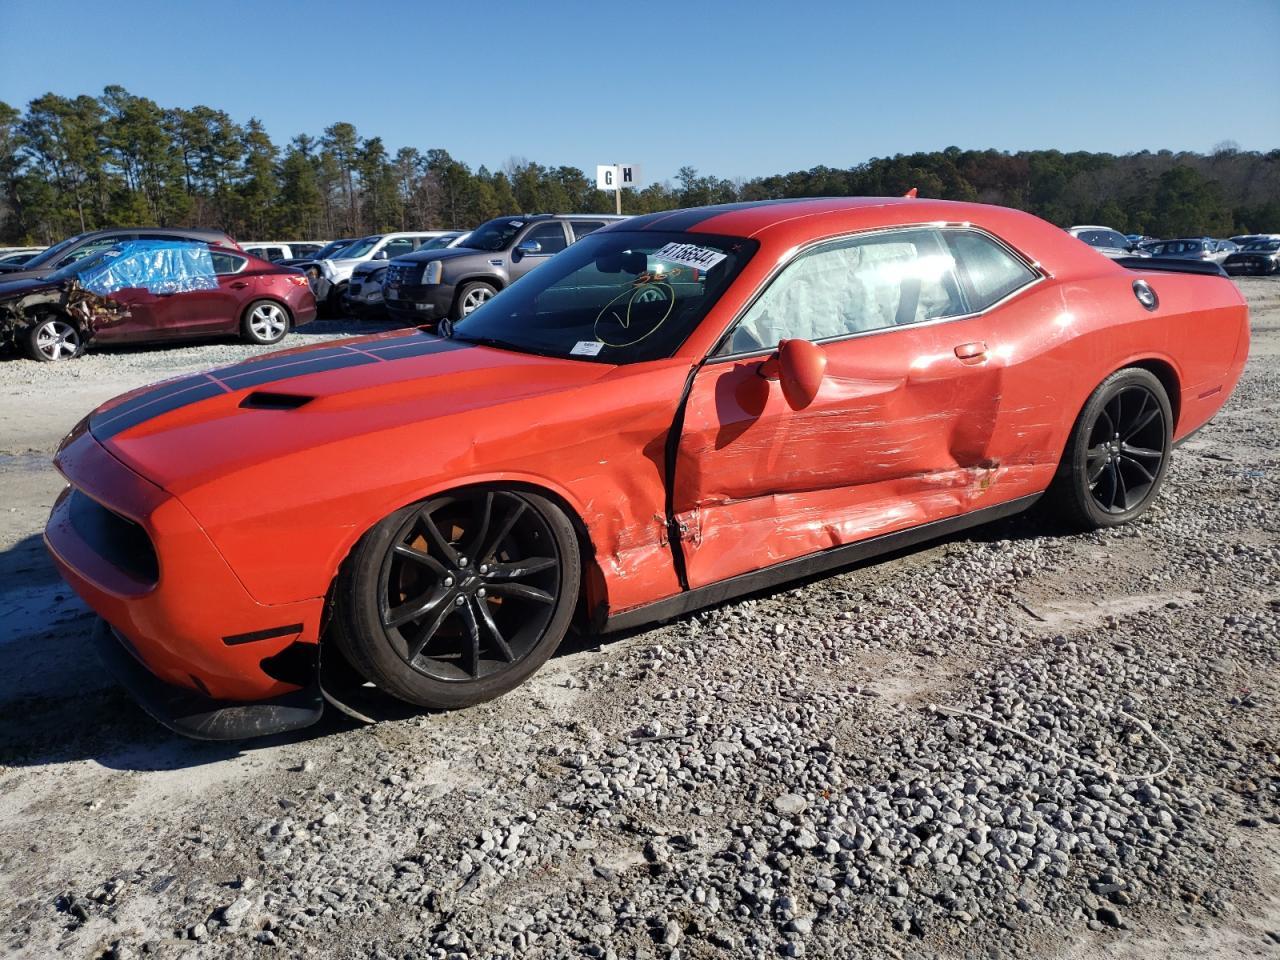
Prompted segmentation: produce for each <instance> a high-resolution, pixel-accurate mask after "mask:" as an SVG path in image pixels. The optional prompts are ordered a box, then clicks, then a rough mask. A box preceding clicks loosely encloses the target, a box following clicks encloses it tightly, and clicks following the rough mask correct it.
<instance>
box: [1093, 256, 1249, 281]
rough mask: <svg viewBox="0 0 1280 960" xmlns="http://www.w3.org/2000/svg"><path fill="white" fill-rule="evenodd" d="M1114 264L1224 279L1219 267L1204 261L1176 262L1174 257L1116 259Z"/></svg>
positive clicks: (1224, 272) (1223, 273) (1223, 272)
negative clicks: (1200, 274)
mask: <svg viewBox="0 0 1280 960" xmlns="http://www.w3.org/2000/svg"><path fill="white" fill-rule="evenodd" d="M1115 262H1116V263H1118V264H1120V266H1122V267H1128V268H1129V269H1130V270H1163V271H1164V272H1166V273H1202V274H1204V275H1205V276H1208V277H1225V276H1226V275H1227V271H1225V270H1223V269H1222V267H1221V265H1219V264H1216V263H1208V262H1206V261H1204V260H1178V259H1176V258H1174V257H1116V259H1115Z"/></svg>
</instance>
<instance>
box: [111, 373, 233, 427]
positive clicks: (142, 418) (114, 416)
mask: <svg viewBox="0 0 1280 960" xmlns="http://www.w3.org/2000/svg"><path fill="white" fill-rule="evenodd" d="M200 379H201V380H203V381H204V383H203V384H202V385H201V384H197V385H195V386H193V387H191V388H190V389H189V390H183V391H181V392H179V393H170V394H168V395H166V396H163V397H160V398H159V399H151V397H150V395H149V394H146V395H145V397H146V399H148V400H149V401H150V402H148V403H139V404H122V405H121V406H119V407H115V408H114V409H111V410H108V411H107V412H106V413H105V414H101V415H95V416H93V417H92V418H90V420H89V430H90V431H91V432H92V433H93V435H94V437H96V438H97V439H98V440H99V441H102V440H109V439H111V438H112V437H114V436H115V435H116V434H117V433H122V432H124V431H125V430H129V429H132V428H133V427H136V426H137V425H138V424H140V423H146V422H147V421H148V420H150V419H151V418H152V417H159V416H162V415H164V414H166V413H169V412H170V411H172V410H177V409H179V408H180V407H185V406H187V405H188V404H192V403H199V402H200V401H201V400H208V399H210V398H211V397H216V396H219V395H220V394H223V393H226V392H227V388H226V387H225V386H223V385H222V384H221V383H219V382H218V381H217V380H214V379H212V378H210V377H205V376H201V377H200Z"/></svg>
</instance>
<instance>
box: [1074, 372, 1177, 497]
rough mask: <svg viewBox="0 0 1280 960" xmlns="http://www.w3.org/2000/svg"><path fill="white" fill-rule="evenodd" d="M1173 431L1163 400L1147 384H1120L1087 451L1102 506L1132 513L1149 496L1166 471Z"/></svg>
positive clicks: (1095, 494)
mask: <svg viewBox="0 0 1280 960" xmlns="http://www.w3.org/2000/svg"><path fill="white" fill-rule="evenodd" d="M1167 431H1168V427H1167V425H1166V424H1165V418H1164V412H1163V411H1162V410H1161V409H1160V403H1159V401H1158V400H1157V399H1156V398H1155V395H1154V394H1153V393H1152V392H1151V391H1150V390H1149V389H1148V388H1147V387H1146V386H1144V385H1142V384H1132V385H1130V386H1126V387H1123V388H1121V389H1120V390H1117V391H1116V392H1115V393H1114V394H1113V395H1112V396H1111V397H1110V399H1108V400H1107V402H1106V403H1105V404H1103V406H1102V409H1100V410H1099V411H1098V414H1097V416H1096V417H1095V418H1094V421H1093V429H1092V430H1090V431H1089V446H1088V450H1087V451H1086V454H1085V462H1086V463H1087V464H1088V468H1089V489H1090V492H1091V493H1092V494H1093V499H1094V502H1095V503H1097V504H1098V506H1099V507H1101V508H1102V509H1103V510H1105V511H1107V513H1116V514H1120V513H1126V512H1127V511H1129V510H1132V509H1133V508H1134V507H1136V506H1137V505H1138V504H1140V503H1142V502H1143V501H1144V500H1145V499H1146V498H1147V496H1148V494H1149V493H1150V492H1151V488H1152V486H1153V485H1154V484H1155V482H1156V478H1157V477H1158V476H1160V474H1161V472H1162V470H1161V468H1162V466H1163V464H1164V457H1165V449H1164V448H1165V434H1166V433H1167Z"/></svg>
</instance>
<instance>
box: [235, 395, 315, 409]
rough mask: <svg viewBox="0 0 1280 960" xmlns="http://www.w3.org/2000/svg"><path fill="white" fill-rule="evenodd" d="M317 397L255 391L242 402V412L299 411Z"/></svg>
mask: <svg viewBox="0 0 1280 960" xmlns="http://www.w3.org/2000/svg"><path fill="white" fill-rule="evenodd" d="M314 399H315V397H308V396H304V395H302V394H299V393H277V392H275V391H272V390H255V391H253V393H251V394H249V395H248V396H247V397H245V398H244V399H243V400H241V401H240V409H241V410H297V409H298V408H299V407H305V406H306V405H307V404H308V403H310V402H311V401H312V400H314Z"/></svg>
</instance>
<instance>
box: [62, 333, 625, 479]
mask: <svg viewBox="0 0 1280 960" xmlns="http://www.w3.org/2000/svg"><path fill="white" fill-rule="evenodd" d="M614 369H615V368H614V367H613V366H611V365H608V364H598V363H591V362H585V361H573V360H562V359H557V358H549V357H539V356H533V355H529V354H522V353H516V352H513V351H507V350H500V349H495V348H492V347H486V346H479V345H476V344H472V343H467V342H465V341H460V340H445V339H442V338H439V337H436V336H434V335H431V334H427V333H425V332H423V331H420V330H410V331H394V332H392V333H389V334H379V335H374V336H371V337H360V338H356V339H352V340H344V341H341V342H338V343H336V344H324V345H318V346H314V347H303V348H299V349H295V350H284V351H280V352H277V353H271V354H266V355H264V356H262V357H259V358H256V359H254V360H250V361H246V362H244V363H240V364H236V365H235V366H231V367H223V368H221V369H218V370H212V371H209V372H207V373H200V374H196V375H194V376H189V377H181V378H178V379H175V380H168V381H165V382H163V383H159V384H155V385H154V386H151V387H145V388H143V389H141V390H135V391H133V392H131V393H127V394H124V395H123V396H121V397H117V398H116V399H114V400H112V401H110V402H108V403H106V404H104V405H103V406H101V407H99V408H98V409H97V410H95V411H94V412H93V413H92V414H90V416H89V419H88V428H89V430H90V431H91V432H92V434H93V436H94V437H95V439H97V440H98V442H99V443H101V444H103V445H104V446H105V447H106V448H107V449H108V450H109V451H110V452H111V453H112V454H113V455H114V456H115V457H116V458H117V459H119V460H121V461H122V462H123V463H125V464H126V465H127V466H128V467H130V468H131V469H132V470H134V471H135V472H136V473H138V474H140V475H141V476H143V477H146V478H147V479H148V480H150V481H151V482H153V483H155V484H157V485H158V486H161V487H163V488H164V489H166V490H168V491H169V492H170V493H172V494H174V495H176V496H179V497H181V496H182V495H183V494H184V493H185V492H187V491H189V490H191V489H193V488H196V487H200V486H203V485H204V484H206V483H209V482H211V481H214V480H216V479H217V478H218V477H220V476H222V475H225V474H227V473H231V472H236V471H238V470H241V469H246V468H250V467H253V466H255V465H257V464H260V463H263V462H265V461H268V460H275V459H282V458H288V457H289V456H290V455H291V454H294V453H297V452H300V451H305V450H312V449H315V448H316V447H318V446H324V445H327V444H335V443H339V442H341V441H342V440H344V439H346V438H349V437H352V436H358V435H367V434H373V433H377V432H380V431H389V432H391V431H395V430H397V429H399V428H401V427H404V426H407V425H410V424H417V423H422V422H424V421H431V420H439V419H441V418H448V417H453V416H455V415H458V414H464V413H467V412H470V411H476V410H479V409H483V408H490V407H494V406H499V405H502V404H507V403H510V402H512V401H518V400H521V399H524V398H528V397H536V396H542V395H545V394H548V393H553V392H557V391H564V390H572V389H574V388H576V387H580V386H583V385H585V384H588V383H591V382H593V381H596V380H599V379H600V378H602V377H604V376H607V375H608V373H609V372H610V371H612V370H614Z"/></svg>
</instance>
